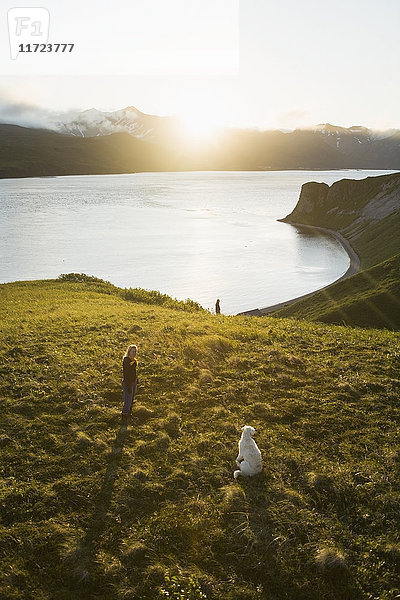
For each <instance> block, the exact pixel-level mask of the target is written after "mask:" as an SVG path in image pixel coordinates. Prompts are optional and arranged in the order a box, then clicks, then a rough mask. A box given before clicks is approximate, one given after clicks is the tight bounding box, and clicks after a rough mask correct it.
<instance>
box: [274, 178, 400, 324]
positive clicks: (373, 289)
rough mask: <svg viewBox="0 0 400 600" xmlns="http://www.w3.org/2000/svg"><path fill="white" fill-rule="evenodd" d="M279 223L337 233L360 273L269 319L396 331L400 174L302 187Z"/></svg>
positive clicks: (399, 286)
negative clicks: (350, 250) (356, 259)
mask: <svg viewBox="0 0 400 600" xmlns="http://www.w3.org/2000/svg"><path fill="white" fill-rule="evenodd" d="M282 220H283V221H284V222H287V223H293V224H300V225H312V226H317V227H325V228H329V229H331V230H334V231H337V232H338V233H340V234H341V235H342V236H343V237H344V238H345V239H346V240H347V241H348V242H350V244H351V246H352V247H353V248H354V250H355V251H356V253H357V254H358V256H359V258H360V262H361V268H362V271H360V272H359V273H357V274H355V275H353V276H352V277H350V278H349V279H346V280H344V281H340V280H339V281H338V282H337V283H334V284H332V285H330V286H328V287H327V288H325V289H323V290H321V291H320V292H316V293H315V294H314V295H312V296H310V297H308V298H306V299H304V300H300V301H299V302H296V303H295V304H291V305H290V306H287V307H285V308H283V309H281V310H279V311H277V312H275V313H274V315H276V316H280V317H289V316H294V317H299V318H309V319H312V320H314V319H315V320H319V321H324V322H328V323H330V322H333V323H344V324H347V325H359V326H362V327H380V328H381V327H387V328H389V329H398V328H399V326H400V316H399V315H400V275H399V273H400V271H399V257H400V255H399V253H400V236H399V231H400V173H394V174H392V175H383V176H380V177H367V178H366V179H362V180H359V181H354V180H347V179H343V180H342V181H338V182H336V183H334V184H333V185H331V186H328V185H326V184H325V183H315V182H312V183H306V184H305V185H303V187H302V191H301V194H300V198H299V201H298V203H297V205H296V207H295V209H294V210H293V212H292V213H291V214H290V215H288V216H287V217H285V219H282Z"/></svg>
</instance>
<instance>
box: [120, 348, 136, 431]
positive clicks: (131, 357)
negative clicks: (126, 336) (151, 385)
mask: <svg viewBox="0 0 400 600" xmlns="http://www.w3.org/2000/svg"><path fill="white" fill-rule="evenodd" d="M136 355H137V346H135V344H131V345H130V346H129V348H128V349H127V351H126V352H125V355H124V359H123V362H122V371H123V375H124V378H123V380H122V391H123V394H124V405H123V407H122V415H121V420H122V422H123V423H127V421H128V417H129V415H130V414H131V411H132V404H133V400H134V398H135V394H136V387H137V382H138V379H137V375H136V370H137V360H136Z"/></svg>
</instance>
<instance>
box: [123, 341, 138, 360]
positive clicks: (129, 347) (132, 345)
mask: <svg viewBox="0 0 400 600" xmlns="http://www.w3.org/2000/svg"><path fill="white" fill-rule="evenodd" d="M132 348H135V349H136V352H137V346H136V344H131V345H130V346H128V348H127V350H126V352H125V354H124V358H125V356H129V352H130V351H131V350H132Z"/></svg>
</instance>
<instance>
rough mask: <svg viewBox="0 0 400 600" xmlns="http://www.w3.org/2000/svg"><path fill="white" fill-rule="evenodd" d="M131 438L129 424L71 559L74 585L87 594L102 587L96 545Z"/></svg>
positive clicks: (121, 428)
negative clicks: (83, 533)
mask: <svg viewBox="0 0 400 600" xmlns="http://www.w3.org/2000/svg"><path fill="white" fill-rule="evenodd" d="M128 438H129V430H128V427H127V426H126V425H125V424H124V425H120V426H119V429H118V431H117V434H116V436H115V440H114V442H113V445H112V449H111V452H110V454H109V457H108V463H107V469H106V472H105V474H104V478H103V482H102V486H101V489H100V492H99V495H98V498H97V501H96V504H95V508H94V512H93V515H92V517H91V519H90V522H89V526H88V529H87V532H86V534H85V536H84V537H83V538H82V539H81V540H80V541H79V543H78V545H77V548H76V550H75V551H74V552H73V554H72V555H71V556H70V557H69V563H70V566H71V567H72V571H71V572H70V577H71V583H72V585H74V586H79V587H81V586H83V585H84V586H85V588H86V590H87V591H89V589H90V588H91V587H93V586H96V583H97V586H98V582H99V580H100V579H101V577H102V573H100V572H99V573H98V574H96V570H97V569H98V566H97V563H96V542H97V541H98V539H99V537H100V536H101V534H102V533H103V531H104V529H105V525H106V518H107V512H108V509H109V508H110V504H111V498H112V494H113V490H114V484H115V481H116V479H117V472H118V467H119V464H120V462H121V458H122V454H123V449H124V445H125V443H126V441H127V440H128ZM97 586H96V587H97ZM110 597H111V596H110Z"/></svg>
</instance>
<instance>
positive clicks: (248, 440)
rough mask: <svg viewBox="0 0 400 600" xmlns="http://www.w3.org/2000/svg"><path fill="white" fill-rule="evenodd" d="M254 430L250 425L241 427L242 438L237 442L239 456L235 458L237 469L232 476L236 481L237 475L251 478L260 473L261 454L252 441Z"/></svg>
mask: <svg viewBox="0 0 400 600" xmlns="http://www.w3.org/2000/svg"><path fill="white" fill-rule="evenodd" d="M255 432H256V430H255V429H254V427H251V426H250V425H245V426H244V427H242V437H241V438H240V440H239V454H238V455H237V457H236V464H237V466H238V467H239V469H238V470H236V471H235V472H234V474H233V476H234V478H235V479H237V478H238V477H239V475H244V476H246V477H251V476H252V475H256V474H257V473H261V471H262V464H261V452H260V450H259V448H258V446H257V444H256V443H255V441H254V440H253V435H254V434H255Z"/></svg>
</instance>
